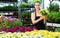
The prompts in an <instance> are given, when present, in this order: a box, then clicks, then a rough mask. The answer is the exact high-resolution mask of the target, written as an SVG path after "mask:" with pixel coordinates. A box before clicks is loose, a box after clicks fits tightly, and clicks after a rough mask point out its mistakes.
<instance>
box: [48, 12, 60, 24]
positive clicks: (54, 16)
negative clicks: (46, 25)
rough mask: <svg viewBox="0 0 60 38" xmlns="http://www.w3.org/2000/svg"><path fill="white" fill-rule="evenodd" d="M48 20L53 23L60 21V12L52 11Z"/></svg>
mask: <svg viewBox="0 0 60 38" xmlns="http://www.w3.org/2000/svg"><path fill="white" fill-rule="evenodd" d="M47 21H48V22H53V23H60V12H53V11H52V12H51V13H50V14H49V15H47Z"/></svg>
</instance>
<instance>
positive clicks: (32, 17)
mask: <svg viewBox="0 0 60 38" xmlns="http://www.w3.org/2000/svg"><path fill="white" fill-rule="evenodd" d="M42 19H43V18H42V17H40V18H39V19H38V20H35V14H34V13H32V14H31V20H32V23H33V24H36V23H37V22H39V21H40V20H42Z"/></svg>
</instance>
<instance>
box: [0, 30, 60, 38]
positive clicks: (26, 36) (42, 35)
mask: <svg viewBox="0 0 60 38" xmlns="http://www.w3.org/2000/svg"><path fill="white" fill-rule="evenodd" d="M0 38H60V32H49V31H47V30H34V31H31V32H15V33H11V32H8V33H5V32H0Z"/></svg>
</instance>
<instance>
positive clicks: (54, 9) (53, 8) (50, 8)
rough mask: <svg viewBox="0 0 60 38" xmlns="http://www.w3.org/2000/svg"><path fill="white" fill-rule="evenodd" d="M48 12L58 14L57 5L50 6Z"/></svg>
mask: <svg viewBox="0 0 60 38" xmlns="http://www.w3.org/2000/svg"><path fill="white" fill-rule="evenodd" d="M48 9H49V11H56V12H58V11H59V5H58V4H55V5H54V4H51V5H50V6H49V8H48Z"/></svg>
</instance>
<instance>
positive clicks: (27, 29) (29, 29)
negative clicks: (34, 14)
mask: <svg viewBox="0 0 60 38" xmlns="http://www.w3.org/2000/svg"><path fill="white" fill-rule="evenodd" d="M25 30H26V31H32V30H33V28H32V27H27V28H25Z"/></svg>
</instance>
